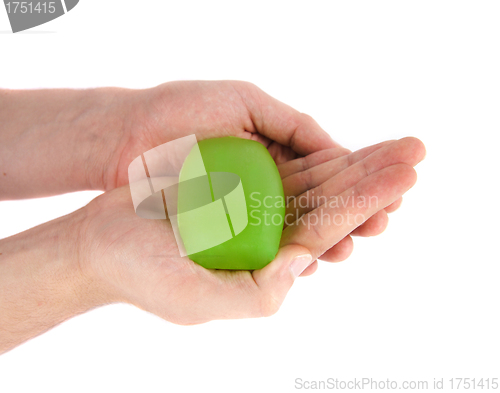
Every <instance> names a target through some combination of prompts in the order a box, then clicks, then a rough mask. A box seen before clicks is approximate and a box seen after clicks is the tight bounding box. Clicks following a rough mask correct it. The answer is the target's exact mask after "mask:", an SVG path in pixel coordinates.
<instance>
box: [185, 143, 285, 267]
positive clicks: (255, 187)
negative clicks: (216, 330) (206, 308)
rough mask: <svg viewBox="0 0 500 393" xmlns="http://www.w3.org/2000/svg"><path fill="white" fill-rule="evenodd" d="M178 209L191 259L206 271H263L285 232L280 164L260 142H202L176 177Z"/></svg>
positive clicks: (276, 250)
mask: <svg viewBox="0 0 500 393" xmlns="http://www.w3.org/2000/svg"><path fill="white" fill-rule="evenodd" d="M200 153H201V157H200ZM203 166H204V167H203ZM177 213H178V214H177V225H178V229H179V234H180V236H181V238H182V240H183V243H184V247H185V251H186V253H187V255H188V256H189V258H191V259H192V260H193V261H194V262H196V263H198V264H200V265H201V266H203V267H205V268H207V269H231V270H254V269H261V268H263V267H264V266H266V265H267V264H268V263H269V262H271V261H272V260H273V259H274V257H275V256H276V254H277V252H278V247H279V243H280V239H281V233H282V231H283V221H284V216H285V199H284V194H283V184H282V182H281V177H280V174H279V172H278V168H277V167H276V164H275V163H274V160H273V159H272V157H271V155H270V154H269V152H268V151H267V149H266V148H265V147H264V146H263V145H262V144H261V143H259V142H255V141H251V140H248V139H241V138H236V137H224V138H214V139H206V140H203V141H200V142H198V145H197V146H195V147H194V148H193V149H192V150H191V152H190V153H189V155H188V156H187V158H186V160H185V161H184V164H183V166H182V169H181V172H180V175H179V189H178V201H177Z"/></svg>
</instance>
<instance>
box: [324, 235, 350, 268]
mask: <svg viewBox="0 0 500 393" xmlns="http://www.w3.org/2000/svg"><path fill="white" fill-rule="evenodd" d="M353 249H354V242H353V241H352V237H351V236H349V235H347V236H346V237H344V238H343V239H342V240H341V241H339V242H338V243H337V244H335V245H334V246H333V247H332V248H330V249H328V250H326V251H325V252H324V253H323V255H321V256H320V257H319V258H318V259H319V260H321V261H325V262H342V261H345V260H346V259H347V258H349V256H350V255H351V254H352V250H353Z"/></svg>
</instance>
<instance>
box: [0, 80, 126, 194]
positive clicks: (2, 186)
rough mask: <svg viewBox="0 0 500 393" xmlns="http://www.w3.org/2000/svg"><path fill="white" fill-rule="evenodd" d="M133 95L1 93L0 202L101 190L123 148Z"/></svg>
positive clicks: (61, 91) (102, 90) (103, 92)
mask: <svg viewBox="0 0 500 393" xmlns="http://www.w3.org/2000/svg"><path fill="white" fill-rule="evenodd" d="M132 94H133V93H132V91H131V90H126V89H118V88H100V89H85V90H72V89H53V90H52V89H50V90H0V200H7V199H20V198H34V197H42V196H50V195H55V194H60V193H65V192H72V191H79V190H89V189H97V190H104V189H105V188H106V186H107V183H110V182H113V181H114V179H112V178H110V177H112V176H113V172H112V171H109V170H108V169H109V168H110V167H113V166H116V165H117V162H118V160H119V158H120V150H121V149H122V148H123V146H124V144H125V143H126V139H127V132H128V131H129V130H128V119H129V115H130V113H131V111H132V107H133V102H132V99H131V97H132Z"/></svg>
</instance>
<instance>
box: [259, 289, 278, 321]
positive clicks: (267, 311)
mask: <svg viewBox="0 0 500 393" xmlns="http://www.w3.org/2000/svg"><path fill="white" fill-rule="evenodd" d="M281 304H282V302H281V301H280V300H278V299H277V298H276V297H275V296H274V295H273V294H272V293H264V294H263V295H262V296H261V299H260V314H261V316H262V317H270V316H272V315H274V314H276V313H277V312H278V310H279V309H280V307H281Z"/></svg>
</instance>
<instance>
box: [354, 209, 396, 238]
mask: <svg viewBox="0 0 500 393" xmlns="http://www.w3.org/2000/svg"><path fill="white" fill-rule="evenodd" d="M387 224H389V216H388V215H387V212H386V211H385V209H382V210H380V211H378V212H377V213H375V214H374V215H373V216H371V217H370V218H369V219H368V220H366V222H365V223H363V225H360V226H359V227H357V228H356V229H355V230H354V231H352V232H351V235H352V236H363V237H369V236H377V235H380V234H381V233H382V232H384V231H385V229H386V228H387Z"/></svg>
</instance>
